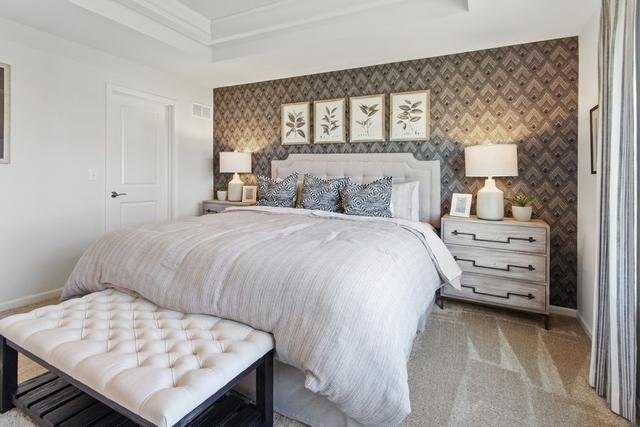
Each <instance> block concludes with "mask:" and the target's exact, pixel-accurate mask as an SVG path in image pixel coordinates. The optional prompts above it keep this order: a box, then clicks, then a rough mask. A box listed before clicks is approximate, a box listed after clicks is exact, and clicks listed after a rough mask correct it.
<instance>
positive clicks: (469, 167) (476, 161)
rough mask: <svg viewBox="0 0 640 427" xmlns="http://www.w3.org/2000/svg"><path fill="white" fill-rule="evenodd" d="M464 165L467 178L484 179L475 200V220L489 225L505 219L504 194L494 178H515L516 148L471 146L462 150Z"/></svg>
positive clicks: (507, 145) (499, 145)
mask: <svg viewBox="0 0 640 427" xmlns="http://www.w3.org/2000/svg"><path fill="white" fill-rule="evenodd" d="M464 162H465V172H466V175H467V176H468V177H479V176H480V177H487V179H486V180H485V181H484V187H482V188H481V189H480V191H478V195H477V199H476V214H477V216H478V218H481V219H488V220H492V221H499V220H501V219H502V218H504V194H503V193H502V191H501V190H500V189H499V188H498V187H496V181H495V180H494V179H493V178H494V177H498V176H518V147H517V145H515V144H482V145H472V146H469V147H466V148H465V149H464Z"/></svg>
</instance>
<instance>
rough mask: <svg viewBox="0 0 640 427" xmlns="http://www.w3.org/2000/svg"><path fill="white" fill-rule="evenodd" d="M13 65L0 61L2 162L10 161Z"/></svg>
mask: <svg viewBox="0 0 640 427" xmlns="http://www.w3.org/2000/svg"><path fill="white" fill-rule="evenodd" d="M10 83H11V66H9V65H8V64H3V63H0V163H9V142H10V141H9V140H10V138H9V130H10V126H9V123H10V119H11V114H10V110H11V100H10V96H11V90H10Z"/></svg>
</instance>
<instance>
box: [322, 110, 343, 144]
mask: <svg viewBox="0 0 640 427" xmlns="http://www.w3.org/2000/svg"><path fill="white" fill-rule="evenodd" d="M337 110H338V107H334V108H332V109H329V107H325V112H324V115H323V116H322V123H321V124H320V126H321V127H322V134H323V135H326V136H327V137H331V136H333V131H335V130H336V129H338V128H339V127H340V124H339V121H338V119H336V111H337Z"/></svg>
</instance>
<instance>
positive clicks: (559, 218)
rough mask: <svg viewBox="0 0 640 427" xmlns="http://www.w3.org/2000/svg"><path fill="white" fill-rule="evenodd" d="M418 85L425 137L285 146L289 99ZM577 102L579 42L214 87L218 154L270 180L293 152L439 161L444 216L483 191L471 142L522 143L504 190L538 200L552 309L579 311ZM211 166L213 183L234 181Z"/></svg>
mask: <svg viewBox="0 0 640 427" xmlns="http://www.w3.org/2000/svg"><path fill="white" fill-rule="evenodd" d="M419 89H431V107H432V112H431V126H432V128H431V129H432V130H431V139H430V140H429V141H420V142H389V141H387V142H377V143H353V144H351V143H346V144H318V145H314V144H311V145H301V146H282V145H280V105H281V104H283V103H290V102H301V101H314V100H319V99H328V98H337V97H349V96H360V95H371V94H377V93H386V94H389V93H391V92H402V91H410V90H419ZM388 101H389V99H388V97H387V105H388ZM577 103H578V39H577V38H576V37H573V38H565V39H558V40H549V41H544V42H538V43H528V44H523V45H517V46H508V47H503V48H496V49H489V50H483V51H476V52H468V53H462V54H455V55H448V56H442V57H436V58H428V59H420V60H413V61H405V62H398V63H392V64H384V65H375V66H371V67H365V68H357V69H351V70H344V71H337V72H330V73H323V74H315V75H309V76H302V77H294V78H287V79H282V80H275V81H268V82H260V83H252V84H247V85H241V86H233V87H224V88H218V89H215V90H214V113H215V115H214V123H215V125H214V144H215V146H214V153H215V156H214V158H216V159H217V158H218V152H220V151H227V150H233V149H238V150H242V151H244V150H246V151H252V152H253V153H254V155H253V171H254V173H257V174H264V175H267V176H270V173H271V171H270V161H271V160H273V159H285V158H286V157H287V156H288V154H289V153H389V152H390V153H396V152H409V153H413V154H414V156H415V157H416V158H417V159H420V160H432V159H437V160H440V161H441V170H442V212H443V213H446V212H448V211H449V203H450V201H451V194H452V193H454V192H460V193H474V194H475V193H476V191H477V190H478V189H480V188H481V187H482V185H483V180H482V179H477V178H466V177H465V174H464V146H465V145H467V144H477V143H485V142H494V143H506V142H512V143H517V144H518V160H519V169H520V174H519V176H518V177H513V178H502V179H497V181H498V186H499V187H500V188H502V190H503V191H504V192H505V196H509V195H513V194H516V193H526V194H531V195H533V196H534V197H535V202H534V203H533V208H534V216H535V217H537V218H542V219H544V220H545V221H547V222H548V223H549V224H550V225H551V255H552V257H551V303H552V304H554V305H559V306H564V307H570V308H575V307H576V222H577V219H576V196H577V176H576V164H577V132H578V116H577ZM387 115H388V113H387ZM347 122H348V120H347ZM387 123H388V118H387ZM387 132H388V129H387ZM347 134H348V133H347ZM214 168H215V174H214V175H215V179H216V181H217V182H222V181H224V180H225V179H226V180H228V179H230V176H227V175H225V176H221V175H220V174H219V170H218V164H217V161H216V162H214ZM247 181H249V182H255V177H253V176H247V177H245V182H247ZM507 212H508V210H507Z"/></svg>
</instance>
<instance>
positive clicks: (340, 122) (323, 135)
mask: <svg viewBox="0 0 640 427" xmlns="http://www.w3.org/2000/svg"><path fill="white" fill-rule="evenodd" d="M345 117H346V113H345V99H344V98H339V99H326V100H323V101H315V102H314V103H313V119H314V126H313V129H314V132H313V143H314V144H324V143H344V142H346V132H345Z"/></svg>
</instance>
